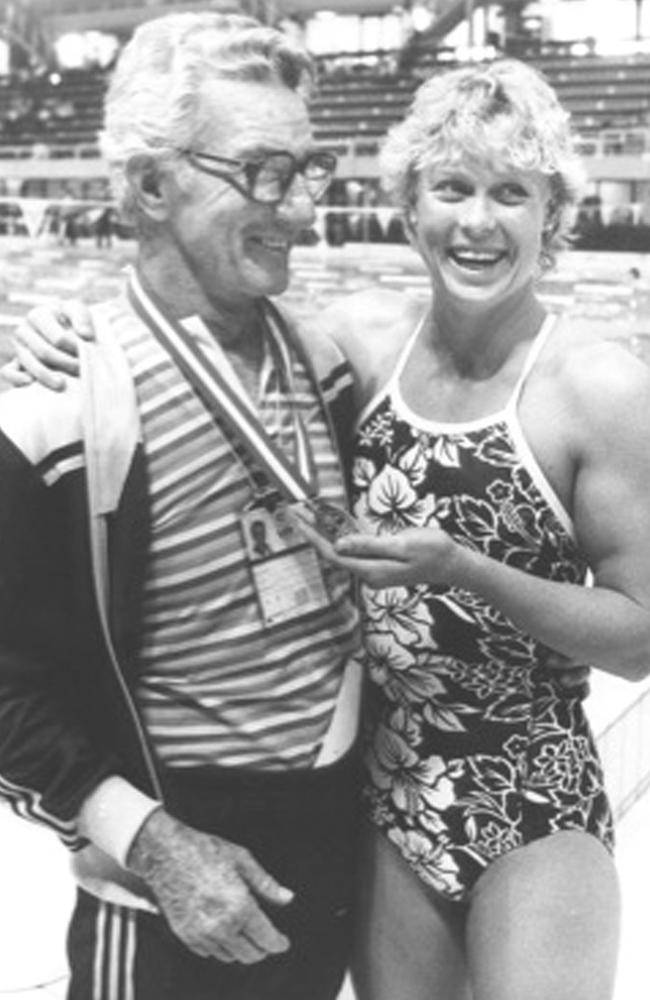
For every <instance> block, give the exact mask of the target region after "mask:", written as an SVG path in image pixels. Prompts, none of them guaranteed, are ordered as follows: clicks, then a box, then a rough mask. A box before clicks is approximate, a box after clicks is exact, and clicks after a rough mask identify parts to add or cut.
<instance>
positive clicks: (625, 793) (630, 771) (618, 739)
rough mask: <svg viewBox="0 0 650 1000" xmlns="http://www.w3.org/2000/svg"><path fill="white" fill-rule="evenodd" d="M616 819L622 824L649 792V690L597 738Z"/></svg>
mask: <svg viewBox="0 0 650 1000" xmlns="http://www.w3.org/2000/svg"><path fill="white" fill-rule="evenodd" d="M598 748H599V750H600V755H601V759H602V762H603V766H604V768H605V774H606V777H607V790H608V792H609V796H610V800H611V803H612V808H613V810H614V816H615V818H616V820H620V819H621V818H622V817H623V816H624V815H625V813H626V812H627V811H628V809H630V808H631V807H632V806H633V805H634V803H635V802H637V801H638V799H640V798H641V796H642V795H643V794H644V792H646V791H647V790H648V788H650V689H648V690H647V691H644V692H643V694H641V695H640V696H639V697H638V698H637V699H636V701H634V702H632V704H631V705H629V706H628V707H627V708H626V709H625V710H624V711H623V712H621V714H620V715H619V716H618V718H616V719H614V721H613V722H611V723H610V724H609V725H608V726H607V727H606V729H605V730H604V731H603V732H602V733H601V734H600V735H599V737H598Z"/></svg>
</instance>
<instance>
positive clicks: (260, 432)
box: [127, 272, 316, 501]
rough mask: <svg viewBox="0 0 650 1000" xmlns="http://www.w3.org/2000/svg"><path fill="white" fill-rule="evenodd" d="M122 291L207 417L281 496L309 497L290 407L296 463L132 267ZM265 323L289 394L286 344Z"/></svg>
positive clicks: (307, 469) (309, 468)
mask: <svg viewBox="0 0 650 1000" xmlns="http://www.w3.org/2000/svg"><path fill="white" fill-rule="evenodd" d="M127 292H128V296H129V301H130V302H131V305H132V306H133V308H134V310H135V311H136V313H137V314H138V316H139V317H140V319H141V320H142V321H143V322H144V323H146V325H147V326H148V327H149V328H150V330H151V332H152V333H153V334H154V336H155V337H156V339H157V340H158V342H159V343H160V344H161V345H162V346H163V347H164V348H165V350H166V351H167V352H168V353H169V355H170V356H171V357H172V359H173V360H174V361H175V363H176V364H177V365H178V367H179V369H180V370H181V372H182V373H183V375H184V376H185V378H186V379H187V380H188V382H189V383H190V385H191V386H192V388H193V389H194V391H195V392H196V393H197V395H198V397H199V399H200V400H201V401H202V403H203V405H204V406H205V407H206V408H207V410H208V411H209V412H210V413H211V414H212V415H213V416H215V415H216V416H218V417H222V418H223V419H224V420H225V421H226V423H227V424H228V425H229V426H230V427H231V428H232V429H233V430H234V431H236V433H237V434H238V435H239V437H240V438H242V439H243V441H244V444H245V445H246V448H247V450H248V452H249V454H250V455H251V456H252V457H253V458H254V460H255V462H256V463H257V464H258V465H259V466H260V467H261V468H262V469H264V471H265V473H266V474H267V476H268V477H269V480H270V481H271V482H272V483H273V485H274V486H275V487H276V488H277V489H278V490H279V491H280V493H281V495H282V496H284V497H289V498H290V499H291V500H301V501H305V500H308V499H309V498H311V497H313V496H315V487H316V470H315V467H314V462H313V458H312V455H311V450H310V448H309V443H308V440H307V432H306V431H305V428H304V425H303V424H302V421H301V420H300V418H299V417H298V415H297V414H296V413H295V411H294V414H293V415H294V426H295V432H296V459H297V467H295V466H294V465H293V464H292V463H291V462H290V461H289V459H288V458H287V456H286V455H285V453H284V452H283V451H282V450H281V449H280V448H278V447H277V445H276V444H275V442H274V441H273V440H272V439H271V438H270V437H269V435H268V434H267V432H266V430H265V429H264V427H263V426H262V423H261V421H260V419H259V416H258V415H257V414H256V413H255V411H254V409H253V407H252V405H251V403H250V401H249V399H248V397H247V395H246V393H245V390H244V389H243V386H242V385H241V383H240V382H239V379H237V378H232V377H231V380H230V381H229V380H227V379H226V378H225V377H224V375H223V373H222V372H220V371H219V368H218V367H217V366H216V364H215V363H214V361H213V360H212V359H211V358H210V357H209V356H208V355H207V354H206V353H205V351H203V350H202V348H201V345H200V344H199V343H198V342H197V341H196V340H195V339H194V337H192V335H191V334H190V333H188V331H187V330H186V329H185V328H184V327H183V325H182V324H181V323H180V322H179V321H178V320H176V319H175V318H173V317H171V316H168V315H167V314H166V312H165V309H164V307H163V306H162V303H161V302H160V301H159V300H158V299H157V296H155V295H154V294H153V293H152V292H150V291H146V292H145V290H144V289H143V287H142V285H141V283H140V280H139V278H138V276H137V274H136V273H135V272H132V273H131V276H130V280H129V285H128V289H127ZM193 321H194V322H198V325H199V327H200V328H201V331H202V333H205V335H206V336H210V333H209V331H208V330H207V328H206V326H205V324H204V323H203V321H202V320H200V319H199V318H198V317H193ZM268 328H269V329H270V332H271V336H272V337H273V341H274V343H275V345H276V348H277V350H278V353H279V355H280V358H281V359H282V364H283V366H284V368H285V374H286V378H287V385H288V388H289V391H290V394H291V396H293V385H294V383H293V373H292V366H291V357H290V354H289V351H288V348H287V345H286V343H285V341H284V338H283V337H282V336H281V334H280V331H279V330H278V329H277V328H276V326H275V324H268ZM212 340H213V342H214V344H215V346H216V348H217V353H218V354H219V353H221V354H223V352H222V351H221V348H220V347H219V345H218V344H217V342H216V339H215V338H214V337H213V338H212ZM228 367H230V366H228Z"/></svg>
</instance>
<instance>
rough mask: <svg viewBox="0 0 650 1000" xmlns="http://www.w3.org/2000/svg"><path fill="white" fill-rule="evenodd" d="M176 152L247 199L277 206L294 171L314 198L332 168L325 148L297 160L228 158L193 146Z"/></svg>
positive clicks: (269, 156) (319, 194)
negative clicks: (195, 148) (204, 151)
mask: <svg viewBox="0 0 650 1000" xmlns="http://www.w3.org/2000/svg"><path fill="white" fill-rule="evenodd" d="M179 153H181V154H182V155H183V156H185V157H186V158H187V160H189V162H190V163H191V164H192V166H193V167H195V169H196V170H200V171H202V173H204V174H209V175H210V176H211V177H218V178H219V179H220V180H222V181H225V182H226V183H227V184H230V186H231V187H234V188H235V190H236V191H239V193H240V194H242V195H243V196H244V197H245V198H248V200H249V201H255V202H257V203H258V204H260V205H279V204H280V202H281V201H282V199H283V198H284V197H285V195H286V193H287V191H288V190H289V188H290V187H291V185H292V184H293V182H294V179H295V177H296V174H300V176H301V178H302V180H303V182H304V184H305V187H306V188H307V191H308V192H309V195H310V197H311V198H312V199H313V200H314V201H318V199H319V198H321V197H322V195H323V194H324V193H325V191H326V189H327V186H328V185H329V183H330V181H331V179H332V176H333V174H334V171H335V170H336V156H335V155H334V153H330V152H328V151H326V150H318V151H315V152H312V153H307V155H306V156H303V157H302V158H301V159H297V157H295V156H293V154H292V153H284V152H278V153H267V154H266V155H265V156H264V157H262V158H260V159H259V160H238V159H232V158H229V157H227V156H215V155H214V154H213V153H198V152H196V150H194V149H180V150H179ZM213 163H214V164H219V165H221V166H223V167H225V168H229V169H223V170H222V169H220V168H219V167H217V166H212V164H213Z"/></svg>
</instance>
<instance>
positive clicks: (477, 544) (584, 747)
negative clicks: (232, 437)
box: [353, 397, 613, 899]
mask: <svg viewBox="0 0 650 1000" xmlns="http://www.w3.org/2000/svg"><path fill="white" fill-rule="evenodd" d="M353 496H354V513H355V515H356V517H357V519H358V521H359V522H360V524H361V525H362V526H363V528H364V529H365V530H367V531H370V532H373V533H376V534H383V533H394V532H398V531H400V530H401V529H403V528H405V527H411V526H413V527H418V526H426V525H431V524H439V525H440V527H442V528H444V530H445V531H447V532H449V533H450V534H451V535H452V536H453V537H454V538H455V539H456V540H457V541H458V542H459V543H461V544H462V545H466V546H468V547H471V548H472V549H474V550H476V551H479V552H483V553H484V554H486V555H488V556H491V557H492V558H494V559H497V560H500V561H502V562H507V563H508V564H509V565H511V566H514V567H517V568H518V569H521V570H523V571H524V572H526V573H532V574H536V575H538V576H541V577H545V578H548V579H552V580H557V581H564V582H568V583H583V582H584V579H585V575H586V571H587V567H586V564H585V561H584V559H583V557H582V556H581V554H580V552H579V550H578V548H577V546H576V544H575V542H574V540H573V539H572V537H571V535H570V534H569V532H568V531H567V530H566V529H565V527H564V525H563V524H562V522H561V520H560V519H559V517H558V516H557V514H556V513H555V511H554V510H553V508H552V506H551V505H550V504H549V503H548V501H547V500H546V498H545V496H544V495H543V493H542V492H541V491H540V489H539V487H538V486H537V485H536V482H535V478H534V476H533V475H532V474H531V472H530V470H529V469H528V468H527V466H526V463H525V461H524V460H523V459H522V458H521V457H520V456H519V455H518V453H517V448H516V445H515V442H514V438H513V436H512V434H511V431H510V428H509V424H508V420H507V419H506V418H503V419H498V420H496V421H495V422H492V423H489V422H485V424H480V425H478V426H476V427H473V428H471V429H467V430H466V431H465V432H463V431H462V429H461V430H458V429H455V430H454V431H453V432H449V430H448V429H446V428H445V429H444V430H442V429H441V430H440V431H434V430H431V431H429V430H423V429H422V428H421V427H420V428H418V427H414V426H412V424H411V423H410V422H409V421H407V420H406V419H404V418H403V417H401V416H399V415H398V414H397V413H396V412H395V411H394V410H393V408H392V404H391V400H390V397H386V398H385V399H384V400H383V401H382V402H381V403H380V404H379V405H378V406H377V407H376V408H375V409H374V411H373V412H372V413H371V414H370V415H369V416H368V417H367V418H366V419H365V420H364V422H363V424H362V426H361V427H360V429H359V432H358V435H357V441H356V460H355V464H354V474H353ZM362 598H363V607H364V617H365V623H364V628H365V641H366V649H367V662H368V671H369V677H370V682H371V683H370V685H369V687H370V692H369V699H368V701H369V704H368V731H367V754H366V759H367V767H368V773H369V782H368V789H367V799H368V805H369V811H370V816H371V818H372V820H373V821H374V822H375V823H376V824H377V825H378V826H379V827H380V828H381V829H382V830H383V831H384V833H385V834H386V836H387V837H388V838H389V839H390V840H391V842H392V843H394V844H395V845H396V847H397V848H398V849H399V851H400V852H401V853H402V855H403V856H404V857H405V858H406V860H407V861H408V862H409V864H410V865H411V866H412V867H413V869H414V870H415V871H416V872H417V873H418V875H419V876H420V877H421V878H422V879H423V880H424V881H425V882H427V883H428V884H429V885H431V886H433V887H434V888H435V889H437V890H438V891H439V892H442V893H443V894H445V895H446V896H448V897H449V898H452V899H463V898H464V897H466V895H467V893H468V892H469V891H470V890H471V888H472V886H473V884H474V883H475V881H476V879H477V878H478V876H479V875H480V874H481V872H482V871H483V870H484V869H485V867H486V866H487V865H488V864H489V863H490V861H492V860H493V859H495V858H497V857H499V856H500V855H502V854H503V853H504V852H506V851H509V850H512V849H513V848H516V847H518V846H520V845H522V844H525V843H528V842H530V841H531V840H534V839H537V838H539V837H543V836H547V835H549V834H551V833H553V832H555V831H558V830H566V829H578V830H586V831H589V832H591V833H592V834H594V835H595V836H597V837H599V838H600V839H601V840H602V841H603V842H604V843H605V844H606V845H607V846H608V847H609V848H611V846H612V839H613V834H612V820H611V813H610V809H609V804H608V801H607V797H606V795H605V791H604V787H603V775H602V769H601V766H600V762H599V760H598V755H597V751H596V748H595V744H594V740H593V737H592V734H591V732H590V730H589V726H588V724H587V721H586V719H585V715H584V711H583V706H582V704H581V701H580V699H579V698H578V697H576V696H574V695H572V694H569V693H567V692H566V691H565V690H563V689H562V688H561V687H560V686H559V684H558V681H557V677H556V676H554V675H553V673H552V672H551V671H549V670H547V669H545V667H544V654H545V650H544V647H543V646H542V645H541V644H540V643H538V642H537V641H536V640H535V639H533V638H532V637H531V636H530V635H526V634H525V633H523V632H521V631H519V630H518V629H517V628H516V626H515V625H514V624H513V623H512V622H511V621H509V620H508V619H507V618H505V617H504V616H503V615H502V614H501V613H500V612H499V611H497V609H496V608H494V607H492V606H491V605H489V604H487V603H486V602H485V601H484V600H483V599H481V598H480V597H478V596H476V595H475V594H473V593H470V592H468V591H464V590H460V589H457V588H446V587H436V586H433V587H427V586H415V587H392V588H389V589H384V590H379V591H373V590H371V589H369V588H363V590H362Z"/></svg>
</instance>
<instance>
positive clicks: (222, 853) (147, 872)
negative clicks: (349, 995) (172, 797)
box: [128, 809, 293, 965]
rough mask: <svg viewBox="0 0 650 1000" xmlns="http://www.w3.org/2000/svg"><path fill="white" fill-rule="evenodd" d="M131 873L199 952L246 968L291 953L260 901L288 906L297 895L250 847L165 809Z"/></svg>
mask: <svg viewBox="0 0 650 1000" xmlns="http://www.w3.org/2000/svg"><path fill="white" fill-rule="evenodd" d="M128 867H129V869H130V870H131V871H133V872H135V874H136V875H139V876H140V877H141V878H142V879H144V881H145V882H146V883H147V884H148V885H149V887H150V888H151V890H152V891H153V893H154V896H155V898H156V901H157V903H158V905H159V906H160V909H161V911H162V913H163V914H164V916H165V918H166V919H167V922H168V923H169V925H170V927H171V929H172V930H173V932H174V933H175V934H176V936H177V937H178V938H180V940H181V941H183V943H184V944H185V945H186V946H187V947H188V948H189V949H190V950H191V951H193V952H194V953H195V954H197V955H200V956H202V957H204V958H207V957H212V958H216V959H218V960H219V961H222V962H242V963H244V964H247V965H248V964H252V963H254V962H260V961H262V960H263V959H265V958H267V957H268V956H269V955H276V954H279V953H281V952H284V951H286V950H287V949H288V948H289V941H288V939H287V937H286V936H285V935H284V934H282V933H281V932H280V931H278V930H277V929H276V927H274V925H273V923H272V922H271V920H270V919H269V918H268V916H267V915H266V914H265V913H264V911H263V910H262V909H261V907H260V902H262V901H263V902H266V903H268V904H272V905H275V906H285V905H286V904H287V903H289V902H291V900H292V898H293V893H292V892H291V891H290V890H289V889H287V888H285V887H284V886H281V885H280V884H279V883H278V882H276V880H275V879H274V878H273V877H272V876H271V875H270V874H269V873H268V872H266V871H265V870H264V869H263V868H262V867H261V865H259V864H258V863H257V861H256V860H255V858H254V857H253V856H252V855H251V854H250V852H249V851H247V850H246V849H245V848H242V847H239V846H238V845H237V844H233V843H231V842H230V841H228V840H223V839H221V837H216V836H212V835H209V834H205V833H200V832H199V831H198V830H194V829H193V828H192V827H188V826H186V825H185V824H184V823H181V822H180V821H179V820H177V819H175V818H174V817H172V816H170V815H169V814H168V813H166V812H165V811H164V810H162V809H159V810H156V811H155V812H154V813H152V814H151V816H149V818H148V819H147V821H146V822H145V824H144V826H143V827H142V829H141V830H140V832H139V833H138V835H137V837H136V838H135V840H134V842H133V844H132V846H131V849H130V851H129V856H128Z"/></svg>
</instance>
